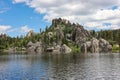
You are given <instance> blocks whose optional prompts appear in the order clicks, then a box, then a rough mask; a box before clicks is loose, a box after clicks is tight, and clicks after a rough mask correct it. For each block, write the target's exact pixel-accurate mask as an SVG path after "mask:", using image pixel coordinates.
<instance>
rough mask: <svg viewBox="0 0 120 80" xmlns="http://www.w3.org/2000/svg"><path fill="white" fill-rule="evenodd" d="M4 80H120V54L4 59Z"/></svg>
mask: <svg viewBox="0 0 120 80" xmlns="http://www.w3.org/2000/svg"><path fill="white" fill-rule="evenodd" d="M0 80H120V54H119V53H115V54H86V55H85V54H84V55H53V56H42V57H40V56H39V55H36V56H35V55H1V56H0Z"/></svg>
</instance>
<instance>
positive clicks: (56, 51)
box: [46, 44, 72, 54]
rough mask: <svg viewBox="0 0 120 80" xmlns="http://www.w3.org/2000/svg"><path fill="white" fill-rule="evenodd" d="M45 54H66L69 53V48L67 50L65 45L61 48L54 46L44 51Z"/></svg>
mask: <svg viewBox="0 0 120 80" xmlns="http://www.w3.org/2000/svg"><path fill="white" fill-rule="evenodd" d="M46 51H47V52H52V53H54V54H60V53H62V54H68V53H71V51H72V50H71V48H69V47H68V46H67V45H65V44H63V45H62V46H60V45H56V46H54V47H49V48H47V49H46Z"/></svg>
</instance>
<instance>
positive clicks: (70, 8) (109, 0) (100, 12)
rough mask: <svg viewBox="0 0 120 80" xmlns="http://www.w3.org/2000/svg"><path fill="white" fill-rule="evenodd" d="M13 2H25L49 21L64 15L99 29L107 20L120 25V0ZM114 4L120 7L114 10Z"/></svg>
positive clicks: (27, 0) (22, 1)
mask: <svg viewBox="0 0 120 80" xmlns="http://www.w3.org/2000/svg"><path fill="white" fill-rule="evenodd" d="M13 2H14V3H25V4H26V5H28V6H29V7H31V8H33V9H34V10H35V11H36V12H38V13H40V14H45V16H44V17H43V19H44V20H48V21H51V20H52V19H54V18H58V17H62V18H66V19H68V20H70V21H72V22H77V23H80V24H83V23H84V24H85V23H86V24H85V25H87V26H88V27H91V26H92V27H95V28H96V27H97V28H99V29H101V28H104V27H105V26H103V25H102V24H103V23H105V22H109V23H111V24H112V25H117V26H120V23H119V21H120V6H119V5H120V0H104V1H102V0H89V1H88V0H59V1H58V0H13ZM113 6H118V7H119V8H117V9H115V10H113V9H112V7H113ZM88 23H89V25H88ZM99 26H103V27H99Z"/></svg>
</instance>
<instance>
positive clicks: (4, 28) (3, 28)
mask: <svg viewBox="0 0 120 80" xmlns="http://www.w3.org/2000/svg"><path fill="white" fill-rule="evenodd" d="M30 30H33V29H32V28H30V27H28V26H27V25H25V26H21V27H18V28H14V27H13V26H9V25H0V34H4V33H5V34H8V35H11V34H12V36H20V35H26V33H28V32H29V31H30ZM13 34H14V35H13Z"/></svg>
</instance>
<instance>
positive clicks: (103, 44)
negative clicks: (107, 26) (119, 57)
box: [99, 38, 112, 52]
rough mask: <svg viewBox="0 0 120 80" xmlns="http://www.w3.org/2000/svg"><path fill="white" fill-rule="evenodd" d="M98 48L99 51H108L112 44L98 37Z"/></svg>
mask: <svg viewBox="0 0 120 80" xmlns="http://www.w3.org/2000/svg"><path fill="white" fill-rule="evenodd" d="M99 50H100V52H110V51H111V50H112V45H110V43H109V42H108V41H107V40H105V39H102V38H100V39H99Z"/></svg>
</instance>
